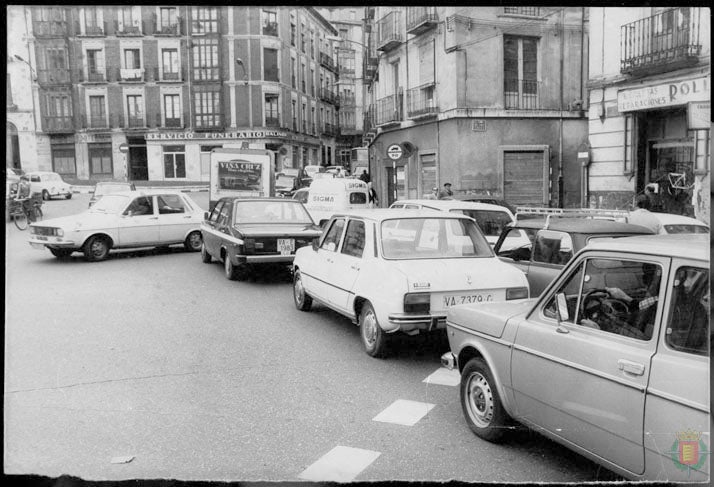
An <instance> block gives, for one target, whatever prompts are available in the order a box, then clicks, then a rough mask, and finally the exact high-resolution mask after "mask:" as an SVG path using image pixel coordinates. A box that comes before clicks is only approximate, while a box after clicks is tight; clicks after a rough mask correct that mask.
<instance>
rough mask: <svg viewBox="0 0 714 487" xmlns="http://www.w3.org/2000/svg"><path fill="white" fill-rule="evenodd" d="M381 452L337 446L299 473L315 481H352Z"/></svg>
mask: <svg viewBox="0 0 714 487" xmlns="http://www.w3.org/2000/svg"><path fill="white" fill-rule="evenodd" d="M379 455H381V452H378V451H372V450H363V449H361V448H352V447H349V446H336V447H334V448H333V449H332V450H330V451H329V452H327V453H326V454H325V455H323V456H322V457H320V459H318V460H317V461H316V462H315V463H313V464H312V465H310V466H309V467H307V468H306V469H305V470H303V472H302V473H301V474H300V475H299V478H301V479H303V480H311V481H313V482H351V481H353V480H354V479H355V477H357V476H358V475H359V474H360V473H361V472H362V471H363V470H364V469H365V468H367V467H368V466H369V465H370V464H371V463H372V462H374V461H375V460H376V459H377V457H379Z"/></svg>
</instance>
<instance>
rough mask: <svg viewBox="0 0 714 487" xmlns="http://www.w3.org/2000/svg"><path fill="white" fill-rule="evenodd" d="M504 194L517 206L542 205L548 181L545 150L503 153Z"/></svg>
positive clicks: (507, 199)
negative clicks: (545, 172) (545, 170)
mask: <svg viewBox="0 0 714 487" xmlns="http://www.w3.org/2000/svg"><path fill="white" fill-rule="evenodd" d="M503 173H504V175H503V185H504V187H503V196H504V198H505V200H506V201H508V202H509V203H511V204H512V205H516V206H542V205H543V194H544V192H545V191H546V190H547V187H546V184H547V181H546V180H545V179H544V178H543V152H542V151H524V152H520V151H518V152H515V151H513V152H504V153H503Z"/></svg>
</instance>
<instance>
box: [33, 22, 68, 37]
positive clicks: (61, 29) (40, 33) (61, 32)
mask: <svg viewBox="0 0 714 487" xmlns="http://www.w3.org/2000/svg"><path fill="white" fill-rule="evenodd" d="M32 32H33V34H34V35H35V37H66V36H67V34H68V31H67V22H65V21H59V20H48V21H44V20H40V21H34V22H32Z"/></svg>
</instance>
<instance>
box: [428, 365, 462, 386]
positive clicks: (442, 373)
mask: <svg viewBox="0 0 714 487" xmlns="http://www.w3.org/2000/svg"><path fill="white" fill-rule="evenodd" d="M422 382H426V383H427V384H438V385H442V386H458V385H459V383H460V382H461V375H460V374H459V371H458V370H456V369H454V370H449V369H447V368H446V367H440V368H438V369H437V370H436V371H434V373H432V374H431V375H430V376H429V377H427V378H426V379H424V380H423V381H422Z"/></svg>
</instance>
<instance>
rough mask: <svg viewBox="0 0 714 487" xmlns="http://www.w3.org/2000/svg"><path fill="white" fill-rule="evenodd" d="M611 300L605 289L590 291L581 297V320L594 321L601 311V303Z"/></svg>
mask: <svg viewBox="0 0 714 487" xmlns="http://www.w3.org/2000/svg"><path fill="white" fill-rule="evenodd" d="M606 299H611V297H610V293H609V292H608V291H607V289H597V288H596V289H591V290H590V291H588V292H587V293H585V295H584V296H583V318H587V319H589V320H594V319H595V318H596V317H597V314H598V312H600V311H604V310H603V309H602V307H603V306H602V305H603V302H604V301H605V300H606Z"/></svg>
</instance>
